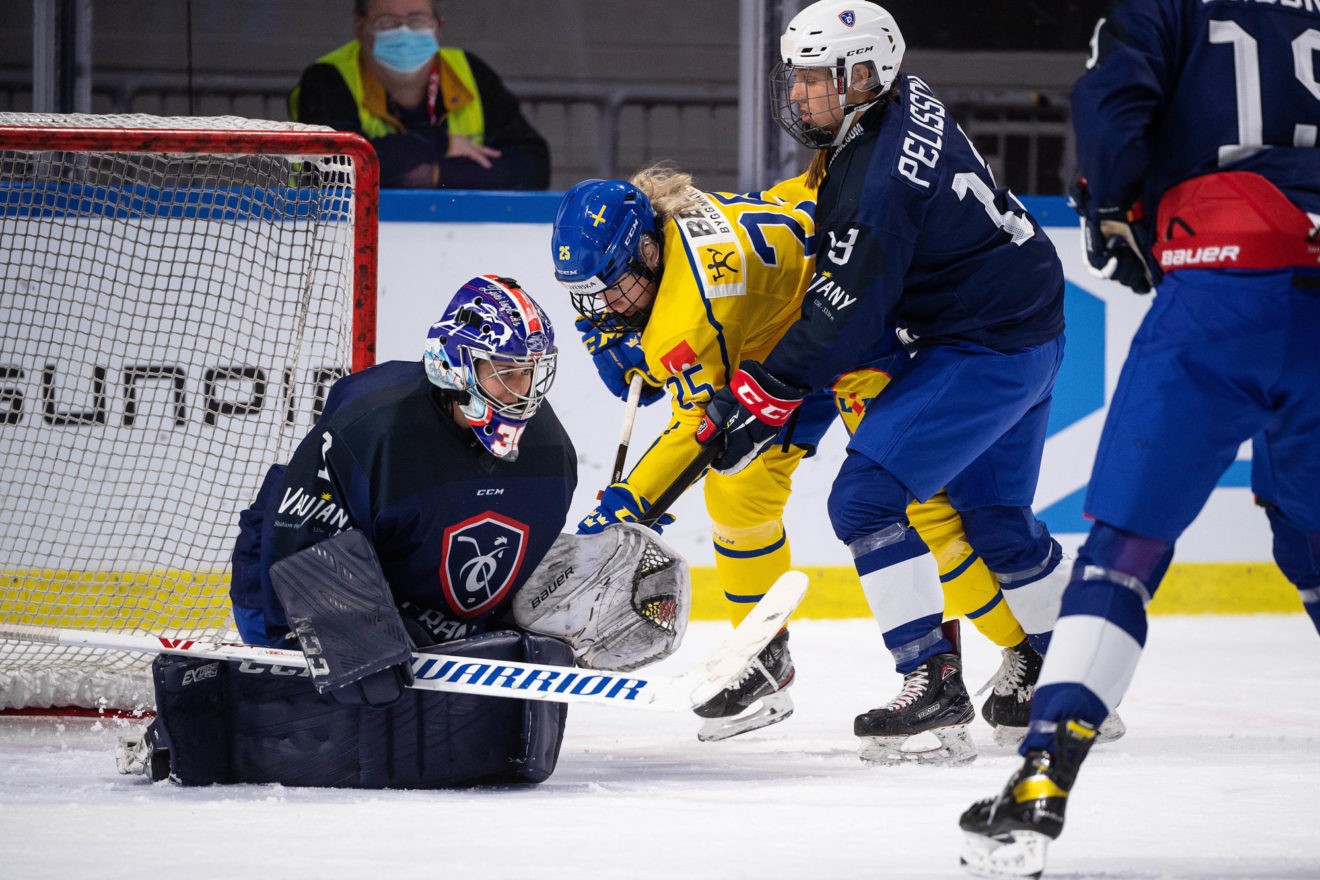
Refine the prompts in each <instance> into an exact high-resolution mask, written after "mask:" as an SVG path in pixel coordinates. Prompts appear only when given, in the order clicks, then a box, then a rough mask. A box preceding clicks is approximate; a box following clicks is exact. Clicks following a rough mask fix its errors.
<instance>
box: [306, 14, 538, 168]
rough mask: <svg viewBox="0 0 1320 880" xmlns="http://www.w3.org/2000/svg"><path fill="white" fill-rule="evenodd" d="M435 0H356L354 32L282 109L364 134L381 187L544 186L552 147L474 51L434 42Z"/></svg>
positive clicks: (440, 21) (438, 20)
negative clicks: (377, 166)
mask: <svg viewBox="0 0 1320 880" xmlns="http://www.w3.org/2000/svg"><path fill="white" fill-rule="evenodd" d="M443 28H444V18H443V16H441V14H440V8H439V3H436V2H433V0H354V2H353V34H354V39H353V40H351V41H350V42H348V43H346V44H344V45H343V46H340V47H339V48H338V49H335V50H333V51H332V52H329V53H327V54H326V55H323V56H321V57H320V58H319V59H317V60H316V62H315V63H313V64H312V65H311V66H310V67H308V68H307V69H306V70H305V71H303V75H302V78H301V79H300V80H299V82H298V85H297V86H296V87H295V88H294V89H293V91H292V92H291V93H290V95H289V116H290V118H292V119H294V120H296V121H298V122H307V123H315V124H320V125H328V126H330V127H331V128H335V129H339V130H340V131H355V132H358V133H359V134H362V135H364V136H365V137H366V138H367V139H368V140H370V141H371V143H372V145H373V146H374V147H375V148H376V153H377V155H378V156H379V157H380V165H381V186H382V187H385V188H404V187H421V188H436V187H443V188H446V189H545V188H547V187H548V186H549V184H550V149H549V147H548V146H547V145H546V142H545V139H544V138H542V137H541V135H540V134H538V133H537V131H536V129H534V128H532V126H531V124H530V123H528V121H527V120H526V119H525V118H524V117H523V115H522V111H521V110H520V109H519V107H518V99H517V98H516V97H514V95H513V93H511V92H510V91H509V90H508V88H507V87H506V86H505V85H504V83H503V81H501V79H500V77H499V75H498V74H496V73H495V71H494V70H492V69H491V68H490V67H489V66H488V65H487V64H486V63H485V62H484V61H482V60H481V59H480V58H478V57H476V56H475V55H472V54H471V53H469V52H466V51H464V50H462V49H457V48H452V47H447V46H441V45H440V35H441V32H442V30H443Z"/></svg>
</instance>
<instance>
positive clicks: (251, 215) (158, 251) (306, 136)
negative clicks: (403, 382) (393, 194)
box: [0, 114, 378, 711]
mask: <svg viewBox="0 0 1320 880" xmlns="http://www.w3.org/2000/svg"><path fill="white" fill-rule="evenodd" d="M377 190H378V171H377V165H376V158H375V154H374V152H373V151H372V149H371V146H370V145H369V144H368V143H367V142H366V141H365V140H363V139H362V138H360V137H359V136H357V135H354V134H349V133H341V132H334V131H331V130H329V129H325V128H321V127H319V126H306V125H297V124H293V123H276V122H266V121H258V120H247V119H238V118H235V117H219V118H177V117H175V118H161V117H150V116H90V115H59V116H55V115H39V114H0V217H3V222H2V223H0V319H2V320H3V324H4V337H3V347H0V460H3V464H4V479H3V480H2V481H0V534H2V535H3V543H2V544H0V624H14V623H17V624H29V625H35V626H45V627H63V628H86V629H98V630H109V631H117V632H132V633H145V634H152V635H160V636H164V637H177V638H194V639H195V638H199V637H210V636H221V637H223V636H227V635H228V634H230V633H231V632H232V630H233V623H232V618H231V617H230V613H229V602H228V595H227V592H228V586H229V557H230V553H231V552H232V546H233V541H234V538H235V536H236V534H237V518H238V514H239V512H240V511H241V510H242V509H244V508H245V507H247V506H248V505H249V504H250V503H251V500H252V498H253V496H254V495H255V494H256V491H257V488H258V486H259V485H260V482H261V478H262V475H263V474H264V472H265V469H266V468H267V466H268V465H270V464H271V463H272V462H275V461H279V460H285V459H287V458H288V457H289V455H290V454H291V453H292V451H293V448H294V446H295V445H296V444H297V443H298V441H299V440H300V439H301V438H302V436H303V435H304V434H306V432H307V431H308V430H309V429H310V428H311V426H312V423H313V421H314V419H315V415H316V414H317V413H318V412H319V409H320V407H321V405H322V404H323V402H324V398H325V394H326V391H327V389H328V387H329V385H330V384H331V383H332V382H333V381H334V380H335V379H336V378H338V377H339V376H341V375H344V374H345V373H346V372H348V371H349V370H350V369H360V368H362V367H364V366H367V365H369V364H370V363H371V362H372V361H373V359H374V338H375V266H376V254H375V249H376V203H377ZM149 659H150V658H144V657H143V656H142V655H128V654H119V653H115V652H106V651H92V650H86V649H70V648H60V647H51V646H44V645H35V644H29V643H24V642H18V641H3V640H0V710H13V709H16V708H41V707H60V706H81V707H86V708H92V709H95V708H105V709H117V710H129V711H131V710H133V709H135V708H139V707H147V708H149V707H150V706H151V704H152V702H153V699H152V694H151V685H150V676H149V667H148V661H149Z"/></svg>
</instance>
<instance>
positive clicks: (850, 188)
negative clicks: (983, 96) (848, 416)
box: [765, 75, 1063, 389]
mask: <svg viewBox="0 0 1320 880" xmlns="http://www.w3.org/2000/svg"><path fill="white" fill-rule="evenodd" d="M816 234H817V254H816V274H815V276H814V277H813V278H812V280H811V282H810V284H809V286H808V288H807V294H806V300H805V301H804V303H803V307H802V320H800V321H798V322H797V323H796V324H795V325H794V326H793V327H792V328H790V329H789V331H788V333H787V335H785V337H784V338H783V340H782V341H781V342H780V343H779V345H778V346H777V347H776V348H775V350H774V352H772V353H771V354H770V356H769V357H768V358H767V359H766V361H765V366H766V368H767V369H768V370H769V371H770V372H771V373H772V374H774V375H775V376H777V377H779V378H781V379H783V380H784V381H786V382H789V383H791V384H795V385H799V386H801V387H804V388H813V389H814V388H821V387H824V386H825V385H827V384H829V382H830V381H831V380H832V379H833V378H834V377H835V376H837V375H839V374H840V373H843V372H846V371H847V370H849V369H851V368H853V367H855V366H857V365H858V364H861V363H864V362H867V361H870V360H873V359H875V358H877V357H881V356H883V355H884V354H886V349H889V350H891V351H892V350H893V349H894V348H895V347H896V341H895V333H894V329H895V325H897V331H898V335H899V337H900V338H901V339H902V340H903V342H904V343H906V344H907V345H908V346H909V347H916V348H920V347H924V346H929V345H936V344H940V343H957V342H970V343H973V344H976V345H981V346H984V347H987V348H991V349H994V350H997V351H1011V350H1014V349H1019V348H1023V347H1025V346H1031V345H1038V344H1040V343H1043V342H1047V341H1049V340H1051V339H1054V338H1055V337H1057V336H1058V335H1059V334H1060V333H1062V332H1063V268H1062V266H1061V265H1060V263H1059V258H1058V255H1057V254H1056V253H1055V251H1054V245H1053V244H1052V243H1051V242H1050V240H1049V238H1048V237H1046V235H1045V233H1044V231H1043V230H1042V229H1041V228H1040V226H1039V225H1038V224H1037V223H1036V221H1035V220H1034V219H1033V218H1032V217H1031V215H1030V214H1029V213H1028V212H1027V210H1026V208H1024V207H1023V206H1022V204H1021V203H1020V202H1019V201H1018V200H1017V199H1016V198H1015V197H1014V196H1013V194H1012V193H1011V192H1009V191H1008V190H1007V189H1005V188H1002V187H997V186H996V185H995V182H994V177H993V176H992V174H991V172H990V170H989V168H988V167H987V166H986V164H985V162H984V161H983V160H982V159H981V157H980V156H979V155H978V154H977V152H976V150H975V148H974V147H973V146H972V144H971V142H970V141H969V140H968V139H967V137H966V136H965V135H964V134H963V132H962V130H961V129H960V128H959V127H958V125H957V123H956V122H955V121H954V120H953V119H952V118H951V117H950V116H949V114H948V113H947V111H946V110H945V108H944V105H943V104H942V103H940V101H939V100H938V99H937V98H936V97H935V96H934V94H933V93H932V92H931V89H930V87H929V86H927V85H926V84H925V83H924V82H922V81H921V80H920V79H918V78H917V77H915V76H911V75H903V76H901V77H900V82H899V84H898V95H897V101H892V100H883V101H881V102H880V103H879V104H877V105H876V106H874V107H872V108H870V109H869V110H867V111H866V112H865V114H863V116H862V117H861V119H860V121H859V122H857V123H856V124H854V126H853V128H852V129H851V130H850V131H849V134H848V136H847V138H846V140H845V141H844V143H843V144H842V145H840V146H839V147H837V148H836V149H835V151H834V155H833V156H832V157H831V160H830V165H829V170H828V172H827V174H826V176H825V180H824V182H823V183H822V184H821V188H820V193H819V196H818V198H817V202H816Z"/></svg>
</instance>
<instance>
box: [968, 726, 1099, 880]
mask: <svg viewBox="0 0 1320 880" xmlns="http://www.w3.org/2000/svg"><path fill="white" fill-rule="evenodd" d="M1096 734H1097V731H1096V729H1095V728H1093V727H1091V726H1090V725H1089V724H1087V723H1085V722H1083V721H1077V720H1072V721H1066V722H1062V723H1060V724H1059V727H1058V730H1057V731H1056V733H1055V738H1054V742H1055V747H1054V751H1053V752H1052V753H1051V752H1047V751H1044V750H1037V751H1033V752H1030V753H1028V755H1027V757H1026V760H1025V761H1024V762H1023V764H1022V769H1020V770H1018V772H1017V773H1015V774H1014V775H1013V778H1012V779H1010V780H1009V781H1008V785H1006V786H1004V790H1003V791H1002V792H1000V793H999V796H998V797H994V798H986V799H985V800H982V801H977V802H976V803H974V804H972V806H971V807H969V808H968V809H967V812H965V813H963V814H962V818H961V819H960V820H959V822H958V824H959V825H960V826H962V830H963V831H964V840H963V851H962V856H961V858H960V861H961V863H962V864H963V866H964V867H966V868H967V870H968V872H969V873H970V874H971V875H972V876H974V877H1039V876H1040V875H1041V872H1042V871H1044V870H1045V853H1046V849H1047V848H1048V847H1049V842H1050V841H1051V840H1054V839H1055V838H1057V837H1058V836H1059V835H1060V834H1062V833H1063V817H1064V809H1065V808H1066V807H1067V804H1068V793H1069V792H1070V791H1071V790H1072V787H1073V783H1074V782H1075V781H1076V779H1077V771H1078V769H1079V768H1080V767H1081V765H1082V760H1083V759H1084V758H1085V757H1086V753H1087V752H1088V751H1089V750H1090V748H1091V746H1092V745H1093V744H1094V743H1095V741H1096V739H1097V735H1096Z"/></svg>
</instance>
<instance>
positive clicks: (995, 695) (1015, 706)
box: [977, 639, 1042, 747]
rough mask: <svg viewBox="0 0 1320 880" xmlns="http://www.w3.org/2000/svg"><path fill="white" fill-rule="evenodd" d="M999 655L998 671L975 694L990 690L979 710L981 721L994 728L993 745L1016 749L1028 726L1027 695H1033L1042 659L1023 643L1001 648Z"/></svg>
mask: <svg viewBox="0 0 1320 880" xmlns="http://www.w3.org/2000/svg"><path fill="white" fill-rule="evenodd" d="M1003 653H1004V659H1003V660H1002V661H1001V662H1000V664H999V671H998V672H996V673H995V677H994V678H992V679H990V681H988V682H987V683H986V685H985V687H983V688H981V690H980V691H977V694H978V695H979V694H980V693H981V692H982V691H984V690H985V689H986V688H994V691H993V692H992V693H991V694H990V696H989V697H988V698H987V699H986V701H985V703H984V705H982V706H981V717H982V718H984V719H985V722H986V723H987V724H989V725H990V726H991V727H993V728H994V731H995V742H996V743H998V744H999V745H1001V746H1013V747H1016V746H1017V745H1018V743H1020V742H1022V739H1023V738H1024V737H1025V736H1026V735H1027V726H1028V725H1029V724H1030V723H1031V695H1032V694H1033V693H1035V691H1036V679H1038V678H1039V677H1040V667H1041V663H1042V658H1041V656H1040V655H1039V654H1037V653H1036V649H1035V648H1033V647H1031V645H1030V643H1028V642H1027V640H1026V639H1023V640H1022V641H1021V642H1020V643H1019V644H1017V645H1014V646H1013V647H1011V648H1004V651H1003Z"/></svg>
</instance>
